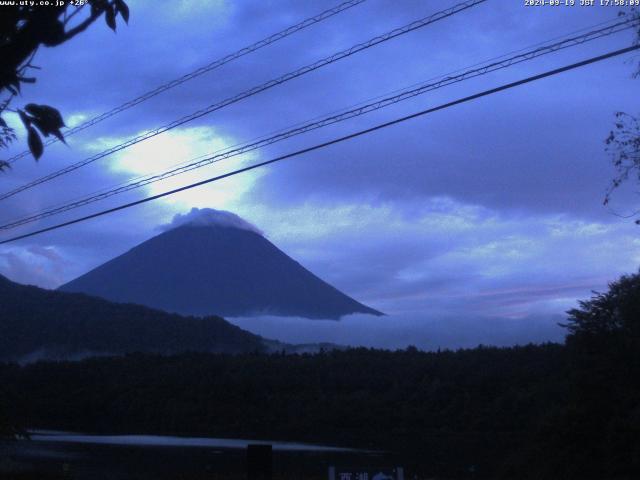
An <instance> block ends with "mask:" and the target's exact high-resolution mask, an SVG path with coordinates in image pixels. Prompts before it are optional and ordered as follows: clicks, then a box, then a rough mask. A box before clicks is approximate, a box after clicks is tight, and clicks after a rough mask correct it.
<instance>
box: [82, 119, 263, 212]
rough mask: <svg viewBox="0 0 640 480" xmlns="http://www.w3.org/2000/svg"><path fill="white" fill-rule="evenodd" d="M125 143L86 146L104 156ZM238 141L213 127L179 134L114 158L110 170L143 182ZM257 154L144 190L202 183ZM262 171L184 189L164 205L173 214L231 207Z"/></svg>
mask: <svg viewBox="0 0 640 480" xmlns="http://www.w3.org/2000/svg"><path fill="white" fill-rule="evenodd" d="M124 140H125V139H124V138H117V139H114V138H102V139H99V140H96V141H94V142H92V143H91V144H89V145H88V147H87V148H88V149H89V150H91V151H102V150H103V149H106V148H109V147H112V146H114V145H117V144H119V143H121V142H123V141H124ZM236 143H237V142H236V141H234V140H233V139H231V138H227V137H224V136H222V135H220V134H218V133H217V132H216V130H215V129H214V128H211V127H193V128H184V129H175V130H171V131H169V132H165V133H163V134H162V135H158V136H156V137H152V138H150V139H148V140H145V141H143V142H140V143H138V144H136V145H134V146H132V147H130V148H127V149H125V150H123V151H122V152H118V153H116V154H114V158H113V160H112V161H110V162H109V168H110V170H111V171H112V172H113V173H114V174H119V175H122V174H123V173H125V174H129V175H132V177H133V176H135V177H133V178H142V177H148V176H153V175H158V174H160V173H163V172H166V171H169V170H173V169H175V168H178V167H181V166H185V165H187V164H191V163H193V162H199V161H202V160H205V159H207V158H210V157H212V156H215V155H218V154H220V153H223V152H226V151H228V150H229V149H230V148H231V147H232V146H233V145H235V144H236ZM254 160H255V155H252V154H245V155H238V156H233V157H230V158H227V159H224V160H217V161H215V162H213V163H211V164H207V165H206V166H203V167H201V168H197V169H192V170H190V171H187V172H185V173H180V174H179V175H175V176H172V177H168V178H165V179H163V180H161V181H158V182H155V183H151V184H149V185H147V186H145V187H144V189H145V191H146V192H147V194H148V195H156V194H159V193H162V192H166V191H170V190H174V189H177V188H180V187H183V186H185V185H189V184H192V183H196V182H199V181H201V180H204V179H207V178H212V177H215V176H218V175H222V174H224V173H227V172H229V171H231V170H235V169H238V168H242V167H243V166H247V165H248V164H250V163H251V162H252V161H254ZM261 175H262V173H261V172H259V171H253V172H248V173H243V174H240V175H236V176H233V177H229V178H225V179H223V180H220V181H216V182H213V183H211V184H208V185H205V186H200V187H197V188H194V189H190V190H185V191H183V192H180V193H178V194H175V195H171V196H168V197H165V198H163V199H162V200H160V201H161V202H163V203H164V204H165V205H167V206H169V210H170V213H176V212H179V211H184V210H185V209H187V208H191V207H201V208H206V207H209V206H211V205H214V206H216V207H219V208H232V207H233V205H234V204H235V203H236V202H237V201H238V200H239V199H240V198H241V197H242V196H243V195H244V194H246V193H247V192H248V191H249V190H251V188H252V187H253V185H254V184H255V182H256V181H257V179H258V178H260V176H261Z"/></svg>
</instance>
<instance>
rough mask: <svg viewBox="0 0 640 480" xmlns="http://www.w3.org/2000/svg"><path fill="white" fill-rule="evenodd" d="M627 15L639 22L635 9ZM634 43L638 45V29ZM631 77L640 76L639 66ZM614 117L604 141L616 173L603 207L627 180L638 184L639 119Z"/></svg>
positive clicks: (624, 114)
mask: <svg viewBox="0 0 640 480" xmlns="http://www.w3.org/2000/svg"><path fill="white" fill-rule="evenodd" d="M629 15H631V16H632V17H633V18H634V19H635V20H640V11H638V10H636V9H633V10H632V11H631V13H630V14H629ZM634 43H635V44H636V45H637V44H640V28H639V29H638V34H637V37H636V40H635V42H634ZM633 76H634V77H635V78H637V77H639V76H640V64H639V65H638V67H637V70H636V71H635V72H634V74H633ZM615 117H616V121H615V123H614V128H613V129H612V130H611V132H610V133H609V136H608V137H607V138H606V140H605V144H606V149H607V152H608V153H609V155H610V156H611V162H612V163H613V167H614V169H615V171H616V173H615V176H614V177H613V179H612V181H611V184H610V186H609V188H608V189H607V193H606V194H605V198H604V204H605V205H608V204H609V203H610V201H611V199H612V196H613V194H614V192H615V191H616V190H617V189H618V188H619V187H620V186H621V185H622V184H624V183H626V182H627V181H629V180H631V181H633V180H635V181H637V182H638V184H640V119H638V117H636V116H634V115H631V114H629V113H626V112H616V114H615ZM639 213H640V212H635V213H633V214H632V215H631V216H637V215H638V214H639ZM636 223H637V224H639V225H640V219H638V220H636Z"/></svg>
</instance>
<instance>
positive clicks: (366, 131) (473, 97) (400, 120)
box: [0, 44, 640, 245]
mask: <svg viewBox="0 0 640 480" xmlns="http://www.w3.org/2000/svg"><path fill="white" fill-rule="evenodd" d="M638 49H640V44H639V45H632V46H630V47H627V48H622V49H620V50H615V51H613V52H609V53H606V54H604V55H599V56H597V57H592V58H589V59H587V60H583V61H581V62H577V63H573V64H571V65H566V66H564V67H561V68H556V69H554V70H549V71H547V72H544V73H540V74H538V75H534V76H531V77H527V78H524V79H522V80H518V81H515V82H511V83H507V84H505V85H501V86H499V87H496V88H492V89H490V90H485V91H483V92H480V93H476V94H474V95H469V96H467V97H463V98H460V99H458V100H454V101H452V102H448V103H444V104H441V105H438V106H437V107H432V108H428V109H426V110H422V111H419V112H416V113H413V114H411V115H406V116H404V117H400V118H396V119H395V120H391V121H389V122H385V123H381V124H378V125H376V126H374V127H370V128H367V129H364V130H360V131H357V132H354V133H351V134H349V135H345V136H342V137H338V138H334V139H333V140H329V141H327V142H323V143H319V144H316V145H313V146H311V147H307V148H304V149H302V150H297V151H295V152H292V153H288V154H286V155H282V156H279V157H276V158H273V159H271V160H266V161H264V162H260V163H256V164H254V165H250V166H248V167H244V168H240V169H237V170H233V171H231V172H227V173H225V174H222V175H218V176H215V177H212V178H209V179H206V180H202V181H199V182H196V183H192V184H190V185H185V186H183V187H180V188H176V189H173V190H169V191H167V192H163V193H160V194H157V195H153V196H151V197H147V198H143V199H141V200H136V201H134V202H130V203H125V204H123V205H119V206H117V207H114V208H110V209H107V210H102V211H100V212H97V213H93V214H91V215H86V216H84V217H80V218H76V219H73V220H69V221H67V222H64V223H59V224H57V225H53V226H50V227H47V228H43V229H40V230H36V231H33V232H30V233H26V234H24V235H19V236H16V237H12V238H9V239H7V240H2V241H0V245H3V244H6V243H9V242H14V241H16V240H22V239H24V238H29V237H33V236H35V235H39V234H41V233H45V232H50V231H52V230H57V229H59V228H63V227H67V226H70V225H74V224H76V223H80V222H84V221H87V220H91V219H93V218H97V217H101V216H103V215H107V214H109V213H114V212H118V211H120V210H125V209H127V208H131V207H134V206H137V205H141V204H143V203H147V202H151V201H153V200H157V199H159V198H163V197H167V196H169V195H174V194H176V193H180V192H183V191H185V190H190V189H192V188H195V187H200V186H202V185H206V184H209V183H212V182H216V181H218V180H222V179H224V178H228V177H232V176H235V175H238V174H240V173H244V172H248V171H250V170H254V169H256V168H259V167H264V166H266V165H270V164H273V163H276V162H280V161H282V160H286V159H288V158H293V157H297V156H300V155H303V154H305V153H309V152H313V151H315V150H320V149H322V148H326V147H328V146H330V145H335V144H338V143H342V142H345V141H347V140H351V139H353V138H357V137H361V136H363V135H367V134H369V133H372V132H375V131H378V130H382V129H383V128H387V127H390V126H392V125H397V124H400V123H403V122H406V121H408V120H412V119H414V118H418V117H422V116H424V115H427V114H430V113H434V112H437V111H439V110H444V109H447V108H450V107H453V106H455V105H460V104H462V103H467V102H470V101H473V100H477V99H479V98H482V97H486V96H489V95H493V94H495V93H498V92H502V91H505V90H509V89H511V88H515V87H518V86H520V85H525V84H527V83H531V82H535V81H537V80H541V79H543V78H547V77H551V76H554V75H558V74H560V73H563V72H567V71H569V70H574V69H577V68H580V67H584V66H586V65H590V64H593V63H596V62H601V61H603V60H607V59H609V58H613V57H617V56H619V55H623V54H625V53H629V52H632V51H634V50H638Z"/></svg>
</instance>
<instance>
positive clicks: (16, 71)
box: [0, 0, 129, 170]
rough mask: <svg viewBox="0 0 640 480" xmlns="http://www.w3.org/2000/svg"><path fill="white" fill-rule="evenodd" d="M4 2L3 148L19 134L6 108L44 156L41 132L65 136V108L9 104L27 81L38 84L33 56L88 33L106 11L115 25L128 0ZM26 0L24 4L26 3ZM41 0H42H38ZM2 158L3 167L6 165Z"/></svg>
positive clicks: (0, 33)
mask: <svg viewBox="0 0 640 480" xmlns="http://www.w3.org/2000/svg"><path fill="white" fill-rule="evenodd" d="M16 3H18V5H16V6H14V7H10V6H5V7H3V8H2V15H0V58H2V62H1V63H0V96H1V97H3V98H2V101H1V102H0V148H6V147H7V146H8V145H9V144H10V143H11V142H13V141H14V140H15V139H16V135H15V132H14V131H13V129H12V128H10V127H9V126H8V125H7V123H6V121H5V120H4V119H2V114H3V113H4V112H5V111H15V112H16V113H17V114H18V115H19V116H20V120H21V121H22V124H23V125H24V127H25V129H26V131H27V143H28V146H29V149H30V150H31V153H32V154H33V156H34V157H35V158H36V160H37V159H39V158H40V157H41V156H42V153H43V150H44V148H43V142H42V136H44V137H48V136H49V135H54V136H55V137H57V138H58V139H60V140H62V141H64V138H63V134H62V132H61V129H62V127H64V126H65V125H64V121H63V119H62V115H61V114H60V112H59V111H58V110H57V109H55V108H53V107H50V106H48V105H39V104H34V103H30V104H28V105H26V106H24V107H23V108H18V109H16V110H11V109H9V105H10V103H11V102H12V100H13V99H14V97H16V96H18V95H19V94H20V92H21V88H22V86H23V85H24V84H26V83H35V82H36V78H35V77H34V76H33V70H36V69H38V67H37V66H35V65H34V64H33V59H34V57H35V55H36V52H37V51H38V49H39V48H40V47H41V46H43V47H56V46H58V45H62V44H63V43H65V42H67V41H69V40H71V39H72V38H74V37H76V36H77V35H79V34H80V33H82V32H84V31H85V30H86V29H87V28H88V27H89V26H90V25H92V24H93V23H94V22H95V21H96V20H98V19H99V18H100V17H102V16H104V19H105V22H106V24H107V25H108V27H109V28H111V29H112V30H114V31H115V30H116V17H117V16H118V15H119V16H120V17H121V18H122V19H123V20H124V21H125V22H128V20H129V7H128V6H127V4H126V3H125V2H124V1H123V0H88V1H87V2H83V4H82V5H80V6H73V5H72V3H73V2H60V3H63V4H61V5H53V2H51V3H52V4H51V5H47V6H40V5H29V3H31V2H16ZM21 3H24V4H25V5H21ZM36 3H37V2H36ZM8 166H9V164H8V163H7V162H6V161H0V170H2V169H4V168H7V167H8Z"/></svg>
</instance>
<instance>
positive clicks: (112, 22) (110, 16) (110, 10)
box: [104, 7, 116, 32]
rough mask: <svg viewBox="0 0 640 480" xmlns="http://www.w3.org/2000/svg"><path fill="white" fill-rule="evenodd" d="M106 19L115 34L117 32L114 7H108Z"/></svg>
mask: <svg viewBox="0 0 640 480" xmlns="http://www.w3.org/2000/svg"><path fill="white" fill-rule="evenodd" d="M104 19H105V21H106V22H107V25H108V26H109V28H110V29H111V30H113V31H114V32H115V31H116V11H115V9H114V8H112V7H107V9H106V10H105V12H104Z"/></svg>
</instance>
